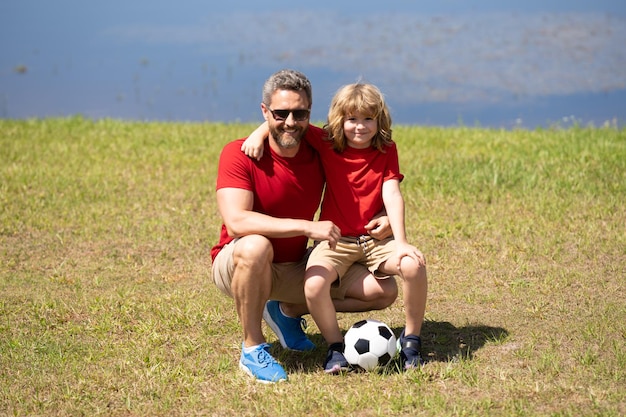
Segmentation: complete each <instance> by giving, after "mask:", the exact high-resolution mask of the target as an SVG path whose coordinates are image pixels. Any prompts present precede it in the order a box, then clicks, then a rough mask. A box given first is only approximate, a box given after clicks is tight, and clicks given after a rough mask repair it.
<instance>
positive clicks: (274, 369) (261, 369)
mask: <svg viewBox="0 0 626 417" xmlns="http://www.w3.org/2000/svg"><path fill="white" fill-rule="evenodd" d="M269 348H270V345H269V344H267V343H263V344H262V345H259V346H257V347H256V348H255V349H254V350H253V351H252V352H250V353H246V352H245V350H244V347H243V343H242V344H241V359H239V368H240V369H241V370H242V371H244V372H245V373H247V374H248V375H250V376H251V377H253V378H255V379H256V380H257V381H258V382H262V383H264V384H271V383H273V382H281V381H286V380H287V373H286V372H285V370H284V369H283V367H282V366H280V364H279V363H278V362H276V359H274V358H273V357H272V355H270V353H269Z"/></svg>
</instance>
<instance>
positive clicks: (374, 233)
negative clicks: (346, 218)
mask: <svg viewBox="0 0 626 417" xmlns="http://www.w3.org/2000/svg"><path fill="white" fill-rule="evenodd" d="M365 230H367V233H369V235H370V236H371V237H373V238H374V239H378V240H382V239H386V238H388V237H391V236H393V232H392V231H391V226H390V225H389V217H387V216H379V217H375V218H373V219H372V220H370V222H369V223H368V224H366V225H365Z"/></svg>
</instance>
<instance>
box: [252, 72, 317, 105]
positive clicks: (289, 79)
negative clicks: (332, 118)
mask: <svg viewBox="0 0 626 417" xmlns="http://www.w3.org/2000/svg"><path fill="white" fill-rule="evenodd" d="M278 90H291V91H304V93H305V94H306V97H307V99H308V100H309V108H310V107H311V105H312V104H313V93H312V92H311V82H310V81H309V79H308V78H307V77H306V75H304V74H303V73H301V72H299V71H296V70H292V69H283V70H280V71H278V72H275V73H274V74H272V76H270V77H269V78H268V79H267V81H265V84H264V85H263V103H265V105H266V106H269V104H270V102H271V101H272V95H273V94H274V93H275V92H276V91H278Z"/></svg>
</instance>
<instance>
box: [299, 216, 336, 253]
mask: <svg viewBox="0 0 626 417" xmlns="http://www.w3.org/2000/svg"><path fill="white" fill-rule="evenodd" d="M307 236H308V237H309V238H311V239H313V240H319V241H321V240H327V241H328V244H329V245H330V248H331V249H333V250H334V249H335V247H337V241H339V238H340V237H341V230H339V228H338V227H337V226H335V224H334V223H333V222H331V221H330V220H324V221H318V222H310V226H309V230H308V233H307Z"/></svg>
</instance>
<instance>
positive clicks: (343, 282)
mask: <svg viewBox="0 0 626 417" xmlns="http://www.w3.org/2000/svg"><path fill="white" fill-rule="evenodd" d="M237 241H238V239H235V240H233V241H232V242H230V243H229V244H227V245H226V246H224V247H223V248H222V250H221V251H220V252H219V253H218V254H217V256H216V257H215V260H214V261H213V265H212V267H211V269H212V275H213V282H214V283H215V285H217V287H218V288H219V289H220V291H222V292H223V293H224V294H226V295H228V296H229V297H231V298H232V296H233V294H232V291H231V281H232V277H233V271H234V270H235V263H234V261H233V253H234V251H235V246H236V245H237ZM310 253H311V248H309V249H308V250H307V252H306V254H305V256H304V259H302V261H300V262H284V263H274V264H272V291H271V293H270V299H272V300H278V301H284V302H287V303H293V304H304V303H306V299H305V298H304V270H305V268H306V263H307V259H308V257H309V254H310ZM367 275H369V271H368V270H367V268H365V267H364V266H363V265H360V264H355V265H353V266H352V267H351V268H350V269H349V270H348V271H347V272H346V273H345V274H344V275H342V278H341V279H340V280H337V281H335V282H334V283H333V286H332V287H331V290H330V295H331V297H332V298H333V299H337V300H343V299H344V298H345V296H346V291H348V288H349V287H350V285H352V284H353V283H354V282H356V281H358V280H362V279H364V278H365V277H366V276H367Z"/></svg>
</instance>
